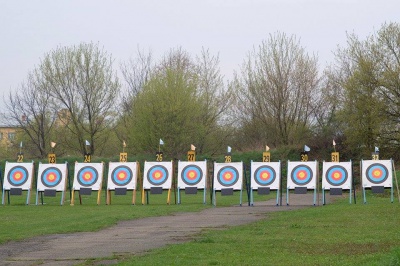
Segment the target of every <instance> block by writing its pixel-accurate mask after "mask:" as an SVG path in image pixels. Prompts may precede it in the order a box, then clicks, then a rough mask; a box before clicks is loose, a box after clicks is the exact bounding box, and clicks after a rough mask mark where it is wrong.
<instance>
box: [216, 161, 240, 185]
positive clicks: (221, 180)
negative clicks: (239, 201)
mask: <svg viewBox="0 0 400 266" xmlns="http://www.w3.org/2000/svg"><path fill="white" fill-rule="evenodd" d="M242 179H243V163H242V162H239V163H215V164H214V189H215V190H221V189H225V188H233V189H234V190H240V189H242Z"/></svg>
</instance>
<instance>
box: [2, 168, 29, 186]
mask: <svg viewBox="0 0 400 266" xmlns="http://www.w3.org/2000/svg"><path fill="white" fill-rule="evenodd" d="M7 180H8V182H9V183H10V185H12V186H15V187H19V186H22V185H23V184H25V183H26V181H27V180H28V170H27V169H26V168H25V167H23V166H20V165H18V166H14V167H13V168H11V169H10V171H8V175H7Z"/></svg>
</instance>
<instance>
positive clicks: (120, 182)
mask: <svg viewBox="0 0 400 266" xmlns="http://www.w3.org/2000/svg"><path fill="white" fill-rule="evenodd" d="M132 177H133V173H132V170H131V169H130V168H129V167H126V166H124V165H121V166H118V167H116V168H115V169H114V170H113V171H112V173H111V181H112V182H113V183H114V184H115V185H117V186H126V185H127V184H129V182H131V180H132Z"/></svg>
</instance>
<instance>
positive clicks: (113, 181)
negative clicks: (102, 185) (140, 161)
mask: <svg viewBox="0 0 400 266" xmlns="http://www.w3.org/2000/svg"><path fill="white" fill-rule="evenodd" d="M136 165H137V163H136V162H124V163H119V162H110V163H109V166H108V183H107V189H108V190H115V188H127V189H135V188H136V183H137V168H136Z"/></svg>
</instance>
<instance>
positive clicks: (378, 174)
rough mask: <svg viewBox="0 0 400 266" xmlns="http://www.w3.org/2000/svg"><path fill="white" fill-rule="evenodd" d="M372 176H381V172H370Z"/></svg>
mask: <svg viewBox="0 0 400 266" xmlns="http://www.w3.org/2000/svg"><path fill="white" fill-rule="evenodd" d="M372 175H373V176H375V177H380V176H381V171H379V170H375V171H373V172H372Z"/></svg>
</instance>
